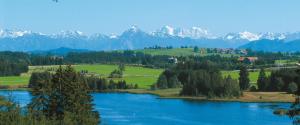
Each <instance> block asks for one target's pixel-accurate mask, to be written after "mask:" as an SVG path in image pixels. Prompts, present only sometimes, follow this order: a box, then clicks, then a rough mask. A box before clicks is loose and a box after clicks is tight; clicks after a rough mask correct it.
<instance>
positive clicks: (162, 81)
mask: <svg viewBox="0 0 300 125" xmlns="http://www.w3.org/2000/svg"><path fill="white" fill-rule="evenodd" d="M156 84H157V88H160V89H166V88H168V80H167V77H166V76H165V75H164V74H161V75H160V76H159V78H158V80H157V82H156Z"/></svg>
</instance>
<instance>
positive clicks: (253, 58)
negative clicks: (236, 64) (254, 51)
mask: <svg viewBox="0 0 300 125" xmlns="http://www.w3.org/2000/svg"><path fill="white" fill-rule="evenodd" d="M246 59H248V60H249V61H250V62H251V63H253V62H255V61H257V60H258V58H257V57H240V58H239V59H238V61H241V62H243V61H245V60H246Z"/></svg>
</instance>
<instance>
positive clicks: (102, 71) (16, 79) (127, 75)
mask: <svg viewBox="0 0 300 125" xmlns="http://www.w3.org/2000/svg"><path fill="white" fill-rule="evenodd" d="M73 67H74V68H75V70H76V71H78V72H79V71H81V70H87V71H88V72H89V73H90V74H94V75H95V76H100V77H108V76H109V74H110V73H111V72H112V71H113V70H115V69H117V68H118V65H102V64H95V65H74V66H73ZM57 68H58V66H30V67H29V71H28V72H27V73H23V74H21V75H20V76H6V77H0V85H5V86H16V85H27V84H28V82H29V79H30V75H31V73H32V72H42V71H50V72H54V71H55V70H56V69H57ZM162 71H163V69H150V68H144V67H138V66H126V68H125V71H124V74H123V78H119V79H113V80H125V81H126V82H127V83H129V84H138V85H139V88H149V87H150V85H152V84H153V83H155V82H156V80H157V78H158V76H159V74H160V73H161V72H162Z"/></svg>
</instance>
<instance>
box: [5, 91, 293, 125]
mask: <svg viewBox="0 0 300 125" xmlns="http://www.w3.org/2000/svg"><path fill="white" fill-rule="evenodd" d="M9 93H10V92H9V91H0V95H4V96H8V95H12V97H13V98H14V100H15V101H16V102H18V103H19V104H20V105H21V106H25V105H26V104H27V103H28V102H29V101H30V94H29V92H27V91H13V92H11V94H9ZM93 97H94V98H93V99H94V104H95V106H94V107H95V109H96V110H97V111H99V112H100V115H101V120H102V123H101V124H103V125H108V124H109V125H290V124H291V123H292V120H291V119H290V118H288V117H286V116H277V115H274V114H273V111H274V109H276V108H287V107H289V106H290V104H289V103H240V102H207V101H187V100H181V99H158V97H157V96H154V95H148V94H126V93H94V94H93Z"/></svg>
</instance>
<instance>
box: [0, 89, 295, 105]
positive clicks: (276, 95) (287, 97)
mask: <svg viewBox="0 0 300 125" xmlns="http://www.w3.org/2000/svg"><path fill="white" fill-rule="evenodd" d="M0 90H12V91H15V90H16V91H18V90H27V91H30V89H29V88H24V87H13V88H5V89H0ZM180 91H181V88H174V89H158V90H149V89H124V90H119V89H118V90H108V91H102V93H115V92H120V93H131V94H152V95H157V96H159V98H164V99H187V100H198V101H224V102H288V103H291V102H294V101H295V97H294V95H292V94H287V93H286V92H243V95H242V96H241V97H239V98H207V97H205V96H198V97H195V96H180V95H179V93H180Z"/></svg>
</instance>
